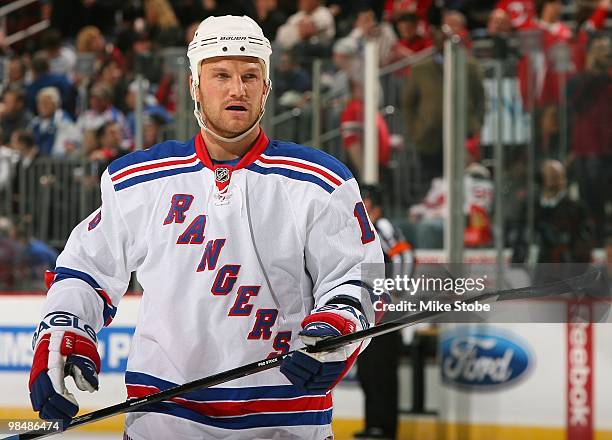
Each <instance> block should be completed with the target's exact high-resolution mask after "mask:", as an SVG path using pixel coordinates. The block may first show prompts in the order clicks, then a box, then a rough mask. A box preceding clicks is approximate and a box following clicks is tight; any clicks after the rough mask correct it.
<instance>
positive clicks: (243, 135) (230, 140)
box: [192, 82, 272, 144]
mask: <svg viewBox="0 0 612 440" xmlns="http://www.w3.org/2000/svg"><path fill="white" fill-rule="evenodd" d="M192 88H193V90H192V96H193V103H194V109H193V115H194V116H195V118H196V121H198V125H199V126H200V128H201V129H202V130H204V131H205V132H206V133H209V134H210V135H211V136H212V137H214V138H215V139H217V140H218V141H221V142H226V143H230V144H232V143H236V142H240V141H241V140H243V139H244V138H246V137H247V136H248V135H249V134H250V133H251V132H252V131H253V130H255V128H257V126H258V125H259V122H260V121H261V118H263V115H264V113H265V111H266V101H267V99H268V94H269V93H270V90H271V89H272V85H271V84H270V82H268V87H267V90H266V92H265V93H264V95H263V97H262V103H261V109H260V111H259V117H258V118H257V120H256V121H255V122H254V123H253V124H252V125H251V126H250V127H249V128H247V130H246V131H245V132H244V133H241V134H239V135H237V136H234V137H231V138H227V137H223V136H221V135H220V134H217V133H215V132H214V131H212V130H211V129H210V128H208V126H207V125H206V122H205V121H204V117H203V112H201V111H200V108H199V107H200V105H199V102H198V101H197V100H196V98H195V97H196V93H195V92H196V88H197V85H196V84H195V83H192Z"/></svg>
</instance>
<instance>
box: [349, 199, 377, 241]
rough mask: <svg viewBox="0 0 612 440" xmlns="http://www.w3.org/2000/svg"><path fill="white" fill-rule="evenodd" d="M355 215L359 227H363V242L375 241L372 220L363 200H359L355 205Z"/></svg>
mask: <svg viewBox="0 0 612 440" xmlns="http://www.w3.org/2000/svg"><path fill="white" fill-rule="evenodd" d="M353 214H354V215H355V217H357V221H358V222H359V227H360V228H361V242H362V243H363V244H367V243H370V242H371V241H374V231H373V230H372V227H371V226H370V220H369V219H368V215H367V214H366V209H365V206H363V202H358V203H357V204H356V205H355V210H354V211H353Z"/></svg>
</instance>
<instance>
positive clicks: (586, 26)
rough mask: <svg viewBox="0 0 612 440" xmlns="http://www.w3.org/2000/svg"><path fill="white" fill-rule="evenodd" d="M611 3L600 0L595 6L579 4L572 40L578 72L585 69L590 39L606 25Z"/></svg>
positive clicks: (606, 0) (573, 59)
mask: <svg viewBox="0 0 612 440" xmlns="http://www.w3.org/2000/svg"><path fill="white" fill-rule="evenodd" d="M611 3H612V2H611V0H599V2H598V3H597V6H596V7H595V8H593V6H592V4H591V3H579V4H578V5H577V7H578V11H577V12H576V28H575V29H576V32H575V36H574V38H573V40H572V42H571V45H572V62H573V64H574V68H575V70H576V72H582V71H583V70H584V67H585V64H586V53H587V50H588V47H587V46H588V43H589V39H590V38H591V37H593V35H594V34H595V33H596V32H598V31H600V30H601V29H603V28H604V27H605V24H606V18H607V16H608V9H610V4H611Z"/></svg>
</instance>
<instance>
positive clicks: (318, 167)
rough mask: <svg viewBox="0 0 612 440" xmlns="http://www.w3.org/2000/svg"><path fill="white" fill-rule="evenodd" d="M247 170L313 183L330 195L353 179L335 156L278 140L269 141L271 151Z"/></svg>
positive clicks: (267, 151) (261, 156)
mask: <svg viewBox="0 0 612 440" xmlns="http://www.w3.org/2000/svg"><path fill="white" fill-rule="evenodd" d="M248 169H249V170H251V171H254V172H256V173H260V174H278V175H282V176H285V177H288V178H290V179H293V180H299V181H303V182H310V183H313V184H315V185H317V186H319V187H321V188H322V189H323V190H325V191H327V192H328V193H332V192H333V191H334V190H335V189H336V188H338V187H339V186H340V185H342V183H344V182H346V181H347V180H350V179H352V178H353V175H352V174H351V172H350V171H349V169H348V168H347V167H346V166H345V165H344V164H343V163H342V162H340V161H339V160H338V159H336V158H335V157H333V156H331V155H329V154H327V153H324V152H323V151H319V150H316V149H314V148H310V147H307V146H305V145H300V144H295V143H292V142H283V141H277V140H273V141H270V144H269V145H268V148H266V150H265V151H264V152H263V153H262V154H261V155H260V156H259V158H258V159H257V160H256V161H255V162H254V163H253V164H251V165H249V167H248Z"/></svg>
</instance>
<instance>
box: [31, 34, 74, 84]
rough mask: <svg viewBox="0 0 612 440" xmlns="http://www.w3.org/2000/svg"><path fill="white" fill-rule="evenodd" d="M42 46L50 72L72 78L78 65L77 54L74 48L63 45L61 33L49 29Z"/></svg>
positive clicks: (42, 40) (42, 38) (44, 35)
mask: <svg viewBox="0 0 612 440" xmlns="http://www.w3.org/2000/svg"><path fill="white" fill-rule="evenodd" d="M40 44H41V46H42V51H43V52H44V53H45V54H46V55H47V59H48V60H49V71H50V72H51V73H55V74H57V75H64V76H66V77H68V78H71V77H72V74H73V72H74V66H75V64H76V53H75V51H74V49H73V48H71V47H69V46H68V45H66V44H63V42H62V35H61V34H60V32H59V31H58V30H57V29H53V28H51V29H47V30H46V31H45V32H44V33H43V35H42V37H41V41H40Z"/></svg>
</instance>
